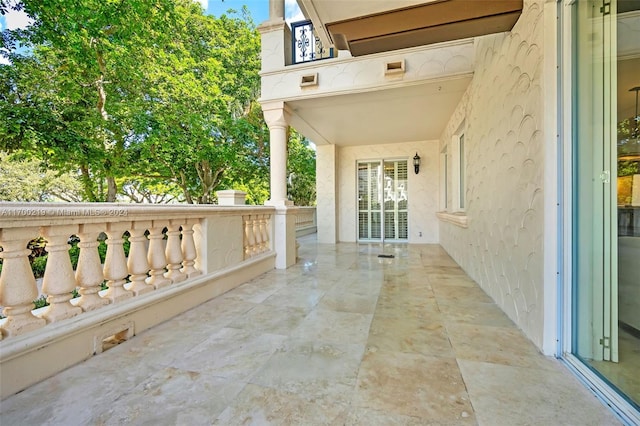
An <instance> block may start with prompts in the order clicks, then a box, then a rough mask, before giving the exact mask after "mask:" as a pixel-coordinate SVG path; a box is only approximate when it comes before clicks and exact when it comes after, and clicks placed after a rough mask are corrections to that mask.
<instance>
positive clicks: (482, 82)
mask: <svg viewBox="0 0 640 426" xmlns="http://www.w3.org/2000/svg"><path fill="white" fill-rule="evenodd" d="M542 42H543V2H542V1H541V0H540V1H534V0H529V1H525V4H524V9H523V13H522V16H521V17H520V20H519V21H518V22H517V24H516V25H515V27H514V28H513V30H512V31H511V32H510V33H503V34H498V35H493V36H487V37H482V38H479V39H477V48H476V71H475V75H474V78H473V80H472V82H471V84H470V86H469V88H468V90H467V92H466V93H465V95H464V96H463V98H462V100H461V102H460V104H459V105H458V107H457V109H456V112H455V113H454V114H453V116H452V118H451V120H450V121H449V124H448V125H447V127H446V130H445V132H444V133H443V135H442V138H441V141H442V142H441V143H443V144H444V143H446V142H448V141H450V140H451V138H452V136H453V134H454V132H456V131H457V129H458V127H459V126H460V124H461V123H463V122H465V126H466V130H465V144H466V145H467V168H466V175H467V216H468V219H469V227H468V228H467V229H463V228H460V227H457V226H455V225H452V224H449V223H445V222H440V243H441V245H442V246H443V247H444V248H445V249H446V250H447V252H449V254H450V255H451V256H452V257H453V258H454V259H455V260H456V262H458V263H459V264H460V265H461V266H462V268H464V270H465V271H466V272H467V273H468V274H469V275H470V276H471V277H472V278H473V279H474V280H475V281H476V282H478V284H479V285H480V286H481V287H482V288H483V289H484V290H485V291H486V292H487V293H488V294H489V295H490V296H491V297H492V298H493V299H494V300H495V301H496V303H497V304H498V305H499V306H500V307H502V309H503V310H504V311H505V312H506V313H507V315H509V317H510V318H511V319H512V320H513V321H514V322H515V323H516V324H518V326H520V327H521V328H522V330H523V331H524V332H525V333H526V334H527V336H528V337H529V338H530V339H531V340H532V341H533V342H534V343H535V344H536V345H537V346H538V347H542V341H543V266H544V265H543V230H544V228H543V227H544V212H543V207H544V204H543V171H544V170H543V169H544V167H543V166H544V155H543V128H542V126H543V109H542V104H543V102H542V96H543V95H542V59H543V53H542V51H543V46H542ZM449 169H450V170H451V167H450V168H449ZM449 205H451V204H449Z"/></svg>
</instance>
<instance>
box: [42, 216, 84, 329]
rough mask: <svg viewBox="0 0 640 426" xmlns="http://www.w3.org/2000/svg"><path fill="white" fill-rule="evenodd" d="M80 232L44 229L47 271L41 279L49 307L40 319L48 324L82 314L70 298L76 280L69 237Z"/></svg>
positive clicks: (67, 227) (72, 227)
mask: <svg viewBox="0 0 640 426" xmlns="http://www.w3.org/2000/svg"><path fill="white" fill-rule="evenodd" d="M76 232H78V226H76V225H64V226H44V227H42V236H43V237H45V239H46V240H47V246H46V249H47V253H49V254H48V257H47V267H46V269H45V271H44V277H43V279H42V292H43V293H44V294H46V295H47V302H49V306H48V307H47V308H46V310H45V311H44V313H43V314H42V315H41V316H40V317H41V318H44V319H45V320H46V321H47V322H56V321H61V320H63V319H67V318H71V317H74V316H76V315H78V314H79V313H81V312H82V308H80V307H79V306H73V305H72V304H71V298H72V297H73V295H72V294H71V293H72V292H73V290H75V288H76V279H75V276H74V274H73V267H72V266H71V258H70V257H69V244H68V241H69V236H71V235H72V234H75V233H76Z"/></svg>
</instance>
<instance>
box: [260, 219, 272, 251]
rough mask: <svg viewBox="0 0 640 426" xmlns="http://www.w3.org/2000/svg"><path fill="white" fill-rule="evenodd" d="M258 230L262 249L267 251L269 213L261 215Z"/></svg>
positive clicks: (268, 246) (268, 244)
mask: <svg viewBox="0 0 640 426" xmlns="http://www.w3.org/2000/svg"><path fill="white" fill-rule="evenodd" d="M260 230H261V231H262V251H267V250H269V249H270V248H271V247H270V242H269V215H266V214H265V215H263V216H262V221H261V222H260Z"/></svg>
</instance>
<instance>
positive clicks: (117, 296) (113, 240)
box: [104, 222, 133, 303]
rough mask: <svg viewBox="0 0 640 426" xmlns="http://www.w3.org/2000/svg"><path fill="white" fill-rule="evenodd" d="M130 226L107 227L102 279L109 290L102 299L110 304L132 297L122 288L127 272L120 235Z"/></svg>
mask: <svg viewBox="0 0 640 426" xmlns="http://www.w3.org/2000/svg"><path fill="white" fill-rule="evenodd" d="M130 225H131V222H117V223H109V224H108V225H107V231H106V234H107V241H106V243H107V256H106V258H105V260H104V277H105V278H106V279H107V285H108V286H109V290H107V292H106V293H105V295H104V297H106V298H108V299H109V300H111V302H112V303H117V302H121V301H123V300H126V299H129V298H131V297H133V292H132V291H130V290H127V289H126V288H125V287H124V285H125V284H126V282H127V281H126V279H127V276H129V270H128V269H127V259H126V257H125V255H124V247H123V243H124V238H122V234H123V233H124V232H125V231H126V230H127V229H129V228H130Z"/></svg>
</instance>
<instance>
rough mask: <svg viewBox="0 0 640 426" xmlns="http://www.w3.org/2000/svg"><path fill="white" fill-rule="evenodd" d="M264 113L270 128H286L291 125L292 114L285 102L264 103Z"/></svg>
mask: <svg viewBox="0 0 640 426" xmlns="http://www.w3.org/2000/svg"><path fill="white" fill-rule="evenodd" d="M262 113H263V115H264V121H265V122H266V123H267V126H268V127H269V129H274V128H286V127H287V126H288V125H289V118H290V116H291V114H290V113H289V108H288V107H287V106H286V105H285V103H284V102H268V103H264V104H263V105H262Z"/></svg>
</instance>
